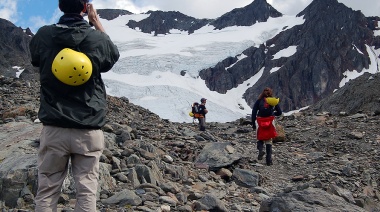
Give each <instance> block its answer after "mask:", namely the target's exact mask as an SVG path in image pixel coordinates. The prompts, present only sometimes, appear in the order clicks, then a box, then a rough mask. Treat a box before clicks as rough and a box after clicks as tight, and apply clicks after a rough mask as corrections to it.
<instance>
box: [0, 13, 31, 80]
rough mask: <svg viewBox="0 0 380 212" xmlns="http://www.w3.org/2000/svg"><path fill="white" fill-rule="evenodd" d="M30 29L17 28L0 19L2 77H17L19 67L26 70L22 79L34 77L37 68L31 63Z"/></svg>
mask: <svg viewBox="0 0 380 212" xmlns="http://www.w3.org/2000/svg"><path fill="white" fill-rule="evenodd" d="M30 34H31V32H30V30H29V29H26V30H23V29H22V28H21V27H16V26H15V25H14V24H13V23H11V22H10V21H8V20H5V19H1V18H0V41H1V42H0V58H2V59H1V60H0V75H4V76H10V77H15V76H16V72H17V71H18V70H16V69H14V68H13V67H15V66H18V67H20V68H21V69H25V70H24V72H23V74H22V76H21V77H33V75H35V73H37V72H36V71H35V68H34V67H33V66H32V65H31V63H30V56H29V55H30V53H29V42H30V40H31V36H30Z"/></svg>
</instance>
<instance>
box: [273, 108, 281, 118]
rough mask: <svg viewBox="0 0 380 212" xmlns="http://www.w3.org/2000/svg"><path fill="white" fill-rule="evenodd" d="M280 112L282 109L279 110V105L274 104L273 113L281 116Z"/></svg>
mask: <svg viewBox="0 0 380 212" xmlns="http://www.w3.org/2000/svg"><path fill="white" fill-rule="evenodd" d="M281 114H282V110H281V108H280V105H276V106H275V107H274V115H275V116H281Z"/></svg>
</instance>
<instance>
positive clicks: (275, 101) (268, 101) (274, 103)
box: [265, 97, 280, 107]
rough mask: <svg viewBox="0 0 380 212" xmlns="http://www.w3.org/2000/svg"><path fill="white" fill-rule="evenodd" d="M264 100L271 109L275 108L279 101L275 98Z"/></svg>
mask: <svg viewBox="0 0 380 212" xmlns="http://www.w3.org/2000/svg"><path fill="white" fill-rule="evenodd" d="M265 99H266V101H267V103H268V104H269V105H270V106H273V107H274V106H276V105H277V104H278V103H279V102H280V99H279V98H275V97H267V98H265Z"/></svg>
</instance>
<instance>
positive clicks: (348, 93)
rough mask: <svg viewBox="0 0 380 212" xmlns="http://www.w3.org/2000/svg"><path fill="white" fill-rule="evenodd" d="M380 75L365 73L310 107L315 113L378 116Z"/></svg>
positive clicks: (379, 108) (379, 111)
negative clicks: (363, 113)
mask: <svg viewBox="0 0 380 212" xmlns="http://www.w3.org/2000/svg"><path fill="white" fill-rule="evenodd" d="M379 85H380V73H377V74H369V73H365V74H363V75H362V76H360V77H358V78H357V79H355V80H352V81H350V82H348V83H347V84H346V85H345V86H344V87H342V88H341V89H339V90H337V91H336V92H334V93H333V94H332V95H331V96H329V97H326V98H324V99H322V100H321V101H319V102H317V103H316V104H315V105H313V106H312V107H311V109H313V110H315V111H327V112H329V113H331V114H334V115H339V114H340V113H345V114H356V113H362V112H365V113H369V114H380V92H379Z"/></svg>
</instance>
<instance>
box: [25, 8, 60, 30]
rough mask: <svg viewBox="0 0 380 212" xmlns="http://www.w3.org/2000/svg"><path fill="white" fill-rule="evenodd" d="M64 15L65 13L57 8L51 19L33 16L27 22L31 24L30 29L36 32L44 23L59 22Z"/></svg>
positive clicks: (28, 24)
mask: <svg viewBox="0 0 380 212" xmlns="http://www.w3.org/2000/svg"><path fill="white" fill-rule="evenodd" d="M62 15H63V13H62V12H61V11H60V10H59V9H58V8H57V9H56V10H55V11H54V13H53V15H52V16H51V17H50V19H45V18H43V17H41V16H32V17H30V19H29V20H28V22H27V23H26V25H27V26H29V28H30V30H31V31H32V32H33V33H36V32H37V30H38V29H39V28H40V27H41V26H44V25H48V24H54V23H57V22H58V20H59V18H60V17H61V16H62ZM24 25H25V24H24Z"/></svg>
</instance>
